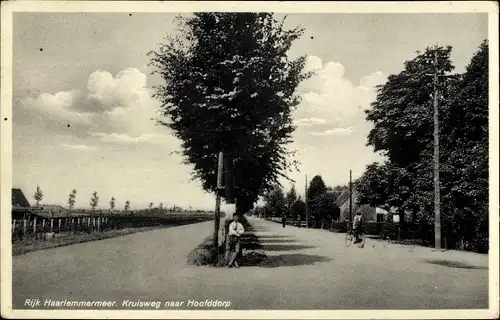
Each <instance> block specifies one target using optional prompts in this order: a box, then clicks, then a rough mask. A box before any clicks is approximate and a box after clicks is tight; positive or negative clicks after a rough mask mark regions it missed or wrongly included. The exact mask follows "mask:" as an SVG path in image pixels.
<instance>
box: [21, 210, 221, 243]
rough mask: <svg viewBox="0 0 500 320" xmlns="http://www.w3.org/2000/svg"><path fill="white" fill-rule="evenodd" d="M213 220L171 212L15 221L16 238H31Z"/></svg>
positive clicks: (199, 215)
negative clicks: (160, 214) (157, 215)
mask: <svg viewBox="0 0 500 320" xmlns="http://www.w3.org/2000/svg"><path fill="white" fill-rule="evenodd" d="M211 219H213V216H212V215H208V214H171V215H164V216H161V217H147V216H123V215H122V216H118V215H117V216H105V217H103V216H86V217H66V218H65V217H61V218H45V217H41V216H35V217H34V218H32V219H24V220H13V221H12V241H13V242H15V241H19V240H22V239H24V238H27V237H30V238H35V239H48V238H53V237H57V235H58V234H62V233H91V232H104V231H108V230H115V229H125V228H138V227H148V226H160V225H182V224H189V223H195V222H201V221H207V220H211Z"/></svg>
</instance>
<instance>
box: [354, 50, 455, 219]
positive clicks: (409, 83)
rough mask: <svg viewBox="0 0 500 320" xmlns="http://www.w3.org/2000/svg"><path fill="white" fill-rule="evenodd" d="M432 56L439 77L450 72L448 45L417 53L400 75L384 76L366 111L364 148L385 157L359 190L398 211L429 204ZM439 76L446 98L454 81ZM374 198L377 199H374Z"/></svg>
mask: <svg viewBox="0 0 500 320" xmlns="http://www.w3.org/2000/svg"><path fill="white" fill-rule="evenodd" d="M435 52H437V54H438V66H439V73H440V75H444V73H446V72H451V71H452V70H453V68H454V67H453V65H452V63H451V60H450V53H451V47H446V48H444V47H439V48H437V49H435V48H426V50H425V51H424V52H417V56H416V57H415V58H414V59H412V60H410V61H406V62H405V69H404V70H403V71H401V72H400V73H398V74H396V75H391V76H389V77H388V80H387V82H386V83H385V84H384V85H381V86H379V87H378V93H377V99H376V100H375V102H373V103H372V108H371V109H370V110H367V111H366V119H367V120H368V121H370V122H373V125H374V127H373V129H372V130H371V131H370V133H369V135H368V145H371V146H373V147H374V149H375V151H381V152H382V153H383V154H385V155H386V156H387V159H388V162H387V163H386V164H385V165H383V166H380V167H377V166H371V167H368V170H367V175H365V176H364V177H363V180H364V182H363V183H360V184H359V185H360V186H358V191H359V190H360V189H359V188H364V189H365V190H364V191H362V193H364V195H365V196H368V198H369V197H372V200H367V201H368V202H371V203H375V202H378V203H380V204H383V206H396V207H397V208H399V210H400V211H401V212H403V211H404V210H406V209H411V210H414V211H416V210H417V209H418V210H420V211H421V212H422V211H427V210H426V209H427V208H429V206H430V205H431V204H432V201H433V200H432V199H433V196H432V190H433V182H432V181H433V177H432V172H433V169H432V168H433V131H434V124H433V108H432V101H433V99H432V94H433V89H434V86H433V78H432V77H430V76H429V75H430V74H433V72H434V69H435V67H434V65H433V57H434V53H435ZM442 78H443V81H442V85H441V88H442V89H444V90H441V95H442V96H443V97H442V98H446V97H447V96H448V92H449V86H450V85H451V83H452V82H453V81H454V80H452V79H451V78H450V80H445V79H447V78H444V77H442ZM384 183H385V187H384V188H385V189H384V188H382V189H380V186H381V185H384ZM369 185H373V187H374V190H373V192H372V191H370V190H368V189H366V188H367V186H369ZM370 194H371V195H370ZM375 194H377V195H378V196H380V197H381V198H379V199H377V200H376V201H373V196H374V195H375ZM424 208H425V209H424ZM422 209H424V210H422ZM431 211H432V210H431ZM401 217H402V218H404V215H402V216H401ZM429 218H430V217H429ZM402 222H404V221H402Z"/></svg>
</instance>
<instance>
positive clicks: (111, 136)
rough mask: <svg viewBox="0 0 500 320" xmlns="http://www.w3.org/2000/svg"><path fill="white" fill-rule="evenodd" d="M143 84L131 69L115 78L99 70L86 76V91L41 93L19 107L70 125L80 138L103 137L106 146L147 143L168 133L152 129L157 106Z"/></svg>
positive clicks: (135, 71) (134, 70) (162, 129)
mask: <svg viewBox="0 0 500 320" xmlns="http://www.w3.org/2000/svg"><path fill="white" fill-rule="evenodd" d="M146 84H147V82H146V75H145V74H143V73H142V72H140V71H139V70H137V69H134V68H127V69H125V70H122V71H120V72H119V73H118V74H117V75H116V76H115V77H113V75H112V74H111V73H109V72H107V71H101V70H98V71H95V72H93V73H92V74H91V75H90V76H89V79H88V84H87V90H86V91H82V90H70V91H61V92H58V93H55V94H51V93H42V94H40V95H39V96H38V97H37V98H36V99H30V98H28V99H24V100H22V101H21V106H22V107H23V108H26V109H27V110H29V111H37V112H38V113H39V114H41V115H43V116H45V118H49V119H48V121H52V122H57V123H64V124H66V123H67V124H70V125H71V127H72V130H73V131H72V132H73V134H75V135H79V136H80V137H81V136H86V137H89V131H91V132H101V133H104V134H106V135H107V136H106V137H104V136H103V137H100V138H101V140H102V141H107V142H124V141H128V142H143V141H144V142H147V141H150V140H151V139H152V138H153V137H155V139H156V138H157V136H160V135H169V132H168V130H167V129H166V128H163V127H158V126H155V121H154V120H153V119H154V118H155V117H156V115H157V113H156V112H157V110H158V109H159V106H160V105H159V102H158V101H157V100H155V99H153V97H152V95H153V92H152V90H151V89H149V88H147V87H146ZM32 121H34V122H35V120H34V119H33V120H32ZM48 127H49V128H65V125H64V126H48ZM66 131H67V130H66ZM90 137H95V135H90ZM157 140H158V139H157Z"/></svg>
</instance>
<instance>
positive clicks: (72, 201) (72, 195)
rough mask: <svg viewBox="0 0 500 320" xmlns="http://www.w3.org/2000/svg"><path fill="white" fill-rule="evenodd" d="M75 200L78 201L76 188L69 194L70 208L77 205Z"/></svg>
mask: <svg viewBox="0 0 500 320" xmlns="http://www.w3.org/2000/svg"><path fill="white" fill-rule="evenodd" d="M75 201H76V189H73V190H71V192H70V194H69V196H68V208H69V210H72V209H73V208H74V207H75Z"/></svg>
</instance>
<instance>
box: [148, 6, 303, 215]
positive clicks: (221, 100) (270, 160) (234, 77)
mask: <svg viewBox="0 0 500 320" xmlns="http://www.w3.org/2000/svg"><path fill="white" fill-rule="evenodd" d="M178 22H179V30H180V35H178V36H175V37H168V38H167V39H166V41H165V42H164V43H162V44H161V45H160V47H159V49H158V50H157V51H151V52H150V53H149V55H150V56H151V63H150V65H152V66H153V67H154V68H155V73H158V74H159V75H160V76H161V77H162V78H163V80H164V81H165V84H163V85H160V86H157V87H155V90H156V94H155V97H156V98H157V99H159V100H160V102H161V104H162V107H161V115H160V117H159V118H158V123H159V124H161V125H164V126H167V127H169V128H170V129H172V130H173V133H174V135H175V136H176V137H178V138H179V139H180V140H181V141H182V149H183V150H182V155H183V156H184V158H185V161H186V162H187V163H191V164H193V165H194V171H193V178H195V179H199V180H200V181H201V183H202V185H203V188H204V189H205V190H207V191H211V192H216V182H217V181H216V180H217V177H216V175H217V173H216V170H217V155H218V153H219V151H223V152H224V153H225V155H226V156H229V157H231V158H232V159H233V160H234V176H235V185H236V187H235V196H236V199H237V202H236V203H237V211H239V212H241V211H243V212H244V211H246V210H248V209H250V208H251V207H252V204H253V203H254V202H255V201H256V200H257V198H258V196H259V195H262V194H263V193H264V192H265V191H269V190H270V189H271V187H272V186H273V185H274V184H275V183H277V181H278V179H279V178H280V177H287V170H291V169H293V168H294V166H295V165H296V162H295V161H294V160H290V156H291V155H293V152H292V151H290V150H288V149H287V145H288V144H289V143H290V142H291V141H292V139H291V137H292V132H293V131H294V129H295V127H294V126H293V123H292V118H291V113H292V111H293V109H294V108H295V106H297V104H298V103H299V97H298V95H296V92H295V91H296V88H297V86H298V85H299V83H300V82H301V81H302V80H304V79H306V78H307V77H309V76H310V74H304V73H302V70H303V67H304V63H305V57H299V58H297V59H296V60H290V59H289V58H288V56H287V52H288V50H289V49H290V47H291V45H292V43H293V41H294V40H296V39H297V38H299V37H300V36H301V35H302V33H303V30H302V29H299V28H295V29H292V30H285V29H284V27H283V22H284V21H277V20H275V19H274V17H273V14H271V13H195V14H194V15H192V16H190V17H179V18H178Z"/></svg>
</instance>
